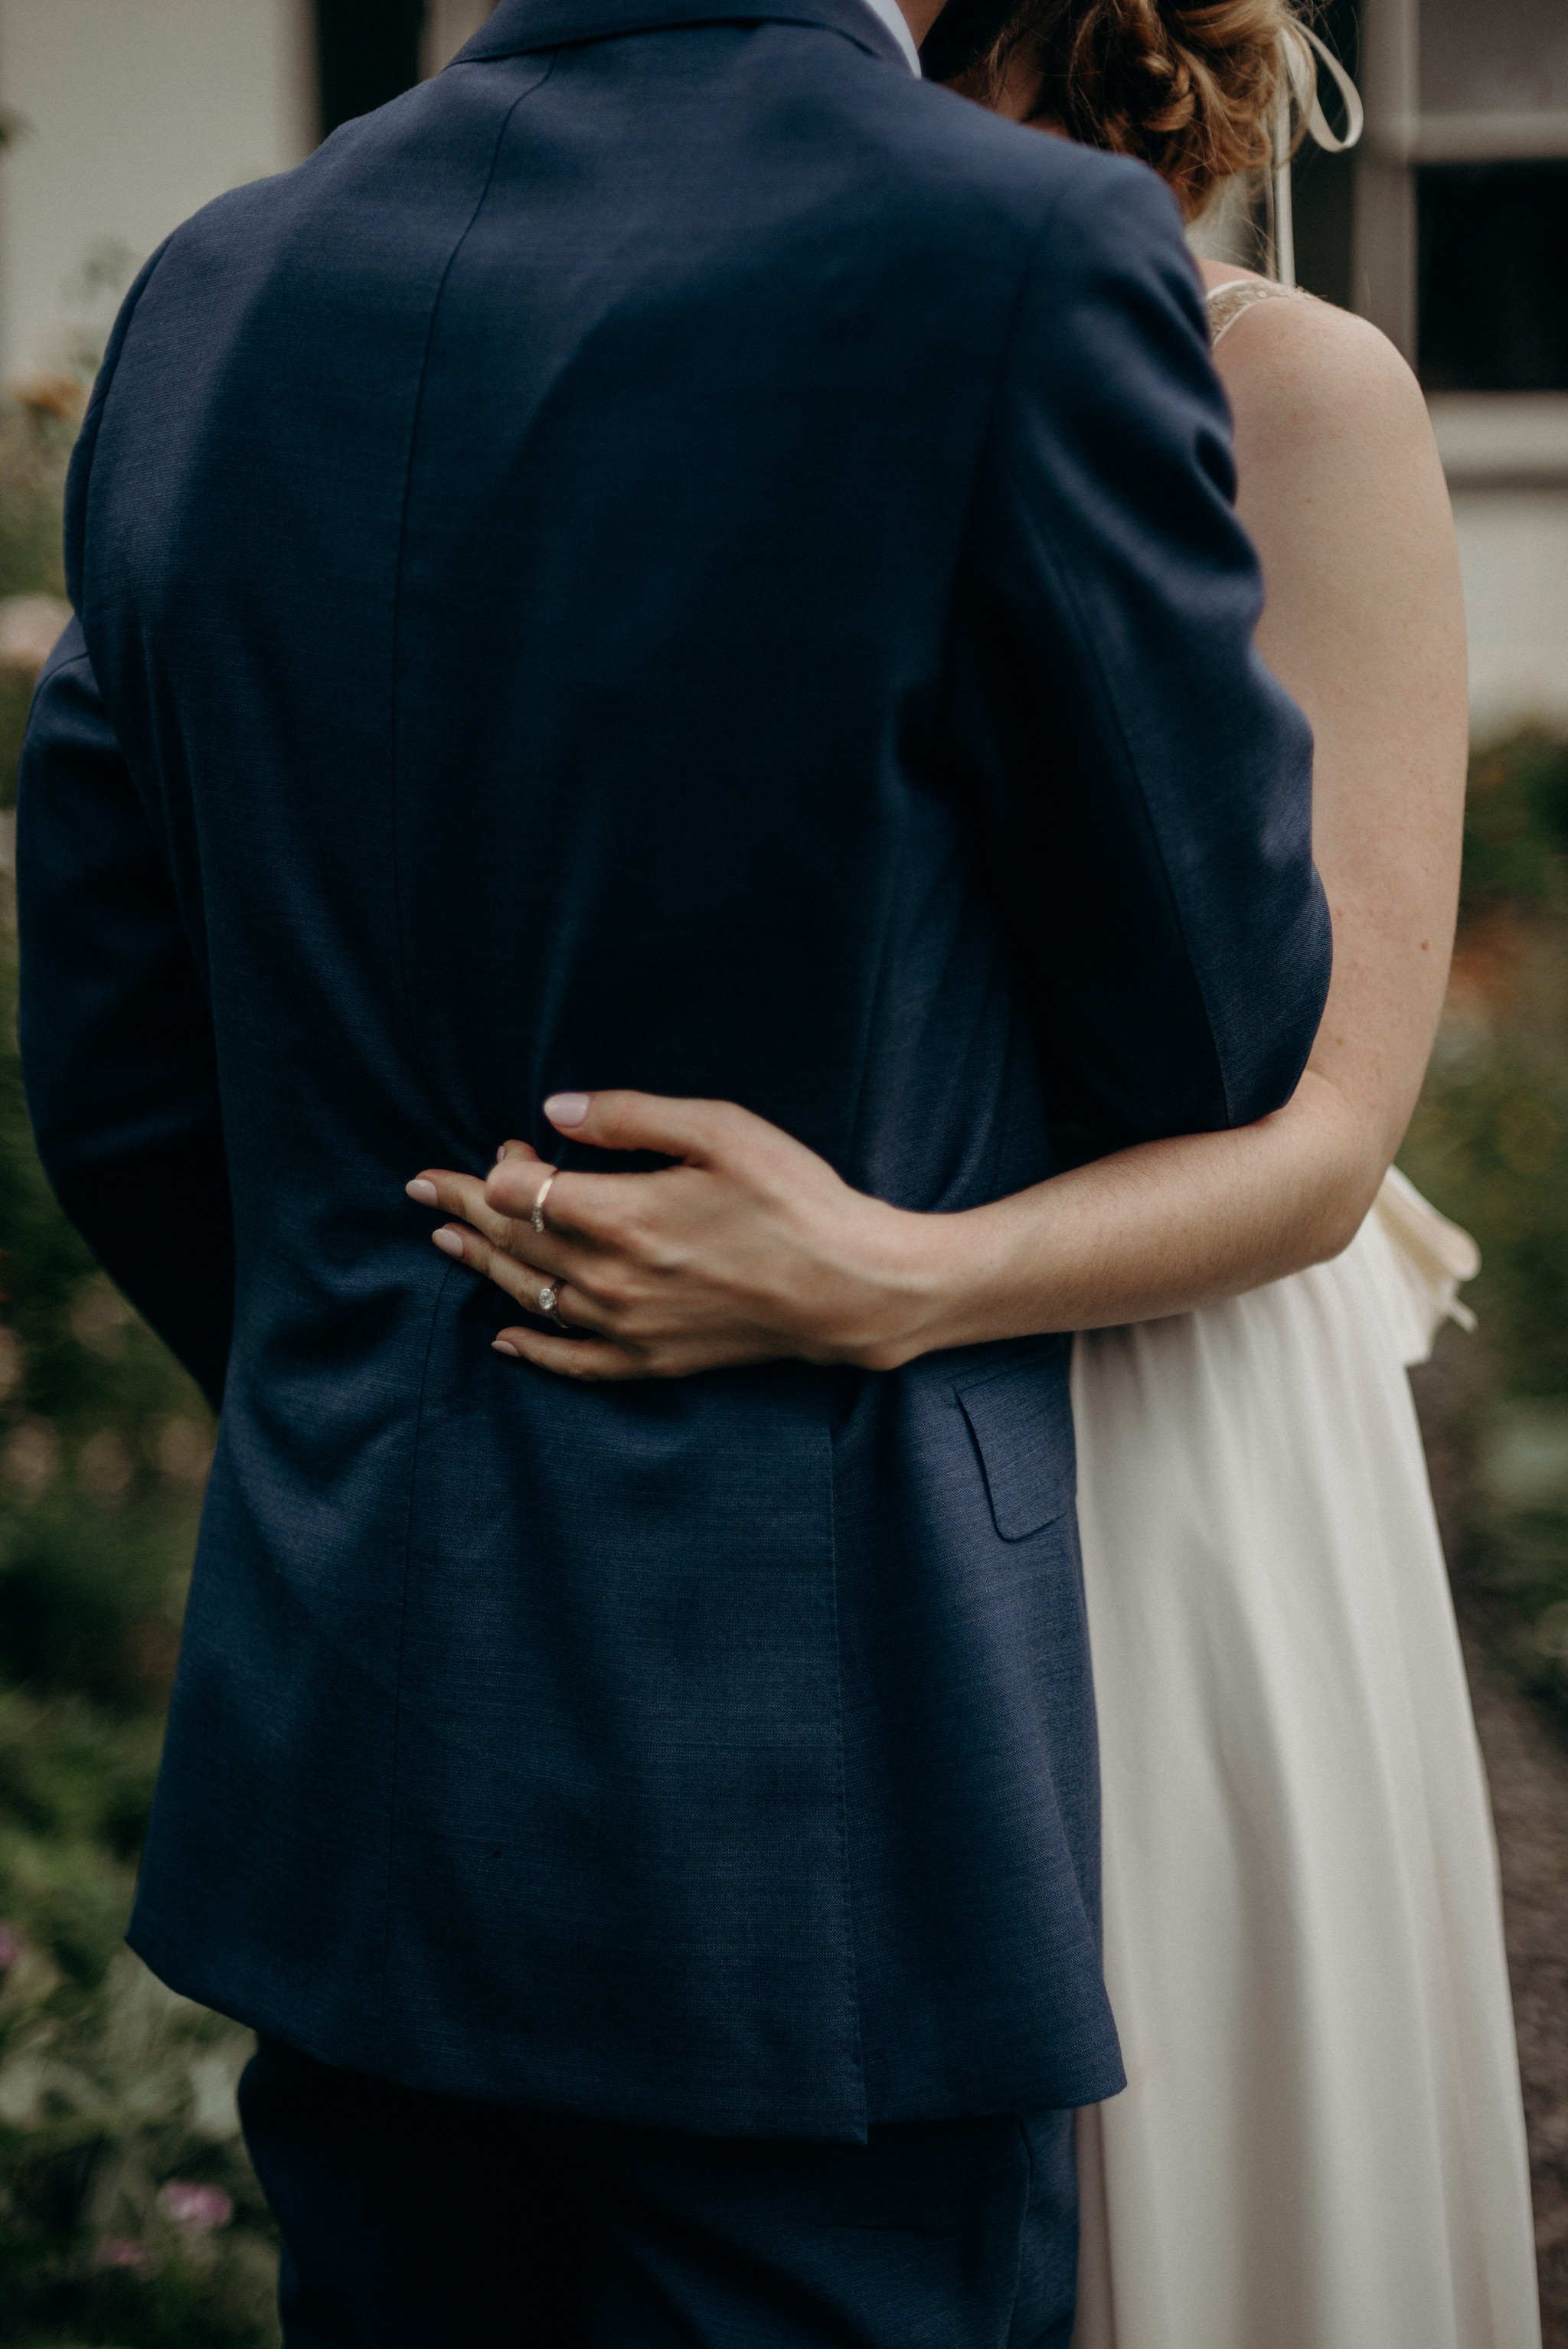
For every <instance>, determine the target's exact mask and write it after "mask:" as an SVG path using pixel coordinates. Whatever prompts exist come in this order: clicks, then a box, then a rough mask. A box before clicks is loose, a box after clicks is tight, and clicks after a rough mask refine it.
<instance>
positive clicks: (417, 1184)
mask: <svg viewBox="0 0 1568 2349" xmlns="http://www.w3.org/2000/svg"><path fill="white" fill-rule="evenodd" d="M403 1188H404V1189H405V1191H407V1194H408V1196H409V1197H410V1199H412V1200H414V1201H415V1202H416V1203H417V1204H418V1206H421V1207H438V1206H440V1204H441V1202H440V1197H439V1195H438V1192H437V1189H436V1186H435V1185H434V1184H433V1183H427V1182H426V1180H425V1178H424V1176H423V1175H422V1174H421V1175H419V1176H418V1177H417V1179H416V1180H415V1181H414V1182H412V1183H405V1184H404V1185H403Z"/></svg>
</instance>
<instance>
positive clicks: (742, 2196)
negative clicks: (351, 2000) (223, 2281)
mask: <svg viewBox="0 0 1568 2349" xmlns="http://www.w3.org/2000/svg"><path fill="white" fill-rule="evenodd" d="M240 2110H241V2113H242V2117H243V2120H244V2125H245V2137H246V2140H247V2142H248V2144H249V2146H250V2148H251V2154H252V2158H253V2160H254V2162H255V2165H256V2168H257V2171H258V2173H259V2175H260V2178H261V2180H262V2184H263V2187H264V2189H266V2194H267V2198H268V2199H269V2201H270V2202H271V2204H272V2207H273V2212H274V2213H275V2215H276V2218H277V2220H278V2225H279V2227H280V2229H281V2230H282V2233H283V2240H284V2252H283V2268H282V2282H281V2298H282V2305H283V2317H284V2343H285V2349H361V2344H363V2349H398V2344H405V2343H406V2344H409V2349H414V2344H418V2349H442V2344H447V2343H452V2344H456V2343H459V2342H460V2343H465V2344H467V2343H474V2344H479V2343H483V2344H485V2349H503V2344H504V2349H753V2345H754V2344H755V2349H764V2344H766V2349H923V2344H930V2349H1068V2339H1069V2336H1070V2334H1071V2332H1072V2320H1073V2298H1074V2288H1075V2278H1076V2268H1077V2260H1078V2191H1077V2180H1076V2175H1075V2171H1074V2167H1073V2145H1072V2115H1071V2114H1070V2113H1065V2112H1059V2113H1045V2114H1040V2115H1037V2116H1030V2117H1027V2118H1020V2117H1019V2116H1016V2115H1011V2114H1008V2115H995V2116H985V2117H982V2118H978V2119H969V2120H946V2121H923V2122H910V2123H904V2124H902V2125H900V2126H896V2127H885V2128H874V2129H872V2132H871V2137H870V2140H869V2142H868V2143H866V2144H864V2145H846V2144H825V2143H816V2142H802V2141H800V2140H798V2139H779V2138H767V2137H748V2138H735V2137H696V2136H686V2135H679V2134H676V2133H673V2132H667V2131H663V2130H655V2129H634V2128H626V2127H619V2126H617V2125H615V2124H612V2123H607V2122H597V2121H591V2120H583V2119H577V2118H561V2117H552V2116H545V2115H541V2114H535V2113H528V2112H521V2111H519V2110H517V2109H516V2108H514V2107H511V2106H501V2105H486V2104H478V2103H471V2102H469V2101H468V2100H466V2099H464V2098H461V2097H457V2096H443V2095H430V2094H428V2093H426V2092H424V2091H421V2090H418V2089H412V2088H402V2087H398V2086H397V2085H394V2084H393V2083H391V2082H389V2081H386V2080H377V2079H371V2078H368V2077H366V2076H365V2075H362V2074H358V2073H354V2072H346V2071H340V2070H337V2069H336V2068H335V2067H333V2066H330V2065H327V2064H319V2063H316V2062H315V2060H314V2059H313V2058H311V2057H309V2056H305V2055H300V2054H295V2053H294V2050H293V2049H291V2048H287V2047H284V2046H282V2045H280V2044H278V2043H277V2042H275V2041H272V2040H263V2041H262V2042H261V2044H260V2047H259V2049H258V2052H257V2054H256V2056H255V2058H254V2060H253V2062H252V2063H251V2064H250V2065H249V2066H248V2067H247V2070H246V2072H245V2075H244V2078H243V2080H242V2083H241V2087H240Z"/></svg>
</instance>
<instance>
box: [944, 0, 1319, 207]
mask: <svg viewBox="0 0 1568 2349" xmlns="http://www.w3.org/2000/svg"><path fill="white" fill-rule="evenodd" d="M995 17H996V10H995V0H949V5H948V6H947V7H946V8H944V11H943V14H942V16H939V17H938V19H937V21H936V24H935V26H934V27H933V30H932V33H931V36H930V37H929V39H928V40H927V43H926V47H925V51H924V63H925V68H926V72H927V73H928V75H929V76H930V77H931V78H933V79H934V80H943V81H954V82H957V83H958V84H959V86H960V87H961V88H964V89H965V91H966V92H967V93H968V95H969V96H971V97H973V98H979V99H980V100H981V101H982V103H984V102H985V101H986V100H987V99H988V98H994V97H995V94H996V92H997V91H998V90H999V89H1000V87H1001V83H1002V80H1003V78H1004V77H1005V76H1006V74H1007V73H1008V71H1009V68H1016V67H1027V68H1028V69H1030V70H1031V71H1032V72H1037V73H1038V75H1039V77H1040V88H1039V95H1038V97H1037V98H1036V100H1035V102H1034V106H1033V109H1032V112H1033V115H1034V117H1035V119H1037V120H1041V121H1049V122H1051V123H1052V124H1053V125H1055V126H1056V127H1057V128H1058V129H1061V130H1063V131H1065V132H1066V133H1067V135H1068V138H1069V139H1076V140H1079V141H1081V142H1082V143H1083V144H1084V145H1085V146H1088V147H1104V148H1109V149H1110V150H1112V151H1113V152H1115V153H1117V154H1119V155H1135V156H1137V157H1138V158H1139V160H1140V161H1141V162H1145V163H1150V164H1152V165H1153V167H1154V169H1155V171H1158V172H1159V173H1160V176H1161V179H1162V180H1164V181H1166V182H1167V183H1168V185H1169V186H1170V187H1171V188H1172V189H1173V190H1174V191H1175V193H1176V196H1177V198H1178V200H1179V201H1180V202H1181V209H1182V211H1183V212H1185V213H1186V214H1187V216H1188V218H1189V219H1191V218H1192V217H1194V216H1195V215H1196V214H1197V213H1199V212H1202V209H1203V207H1204V205H1205V204H1206V203H1207V202H1208V201H1209V198H1210V197H1211V196H1212V194H1213V192H1214V191H1215V189H1216V188H1217V187H1218V186H1219V184H1220V182H1221V181H1223V180H1228V179H1231V178H1233V176H1234V175H1235V174H1236V173H1238V172H1245V171H1262V170H1266V169H1267V168H1268V166H1269V164H1270V162H1271V161H1272V160H1273V127H1274V119H1275V113H1276V109H1277V108H1278V106H1279V104H1280V101H1281V100H1282V98H1284V97H1285V95H1286V90H1287V67H1286V63H1285V57H1286V44H1287V43H1288V42H1289V41H1290V40H1291V39H1292V37H1293V31H1294V26H1295V9H1294V7H1293V5H1292V0H1202V5H1193V4H1192V0H1023V5H1022V6H1021V7H1019V8H1017V9H1016V11H1015V12H1014V13H1012V14H1011V16H1010V17H1009V19H1008V21H1007V22H1006V25H1005V26H1004V27H1002V28H1001V29H999V30H998V28H997V26H996V22H995ZM950 19H951V22H950V21H949V20H950ZM987 19H989V21H987ZM1296 37H1297V38H1299V36H1296Z"/></svg>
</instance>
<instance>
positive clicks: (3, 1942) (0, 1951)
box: [0, 1925, 23, 1974]
mask: <svg viewBox="0 0 1568 2349" xmlns="http://www.w3.org/2000/svg"><path fill="white" fill-rule="evenodd" d="M22 1951H23V1943H22V1940H21V1937H20V1935H19V1934H16V1933H14V1932H13V1931H12V1930H11V1928H10V1926H9V1925H0V1974H8V1973H11V1972H12V1971H14V1970H15V1968H16V1967H17V1966H19V1965H20V1964H21V1962H22Z"/></svg>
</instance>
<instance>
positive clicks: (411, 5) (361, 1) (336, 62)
mask: <svg viewBox="0 0 1568 2349" xmlns="http://www.w3.org/2000/svg"><path fill="white" fill-rule="evenodd" d="M424 23H425V0H315V48H316V59H317V64H318V67H319V69H320V77H321V82H320V86H321V135H322V137H323V138H324V139H325V138H327V137H329V136H330V135H331V133H332V132H333V131H335V129H337V127H338V125H339V124H340V123H343V122H352V121H353V119H354V118H355V116H356V115H357V114H369V113H370V112H372V110H373V109H375V108H376V107H378V106H386V105H387V104H388V103H389V102H390V100H391V99H393V98H398V97H400V96H401V95H402V93H403V91H404V90H406V89H411V88H413V86H414V84H415V83H416V82H417V81H418V78H419V36H420V34H421V32H422V31H423V29H424Z"/></svg>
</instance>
